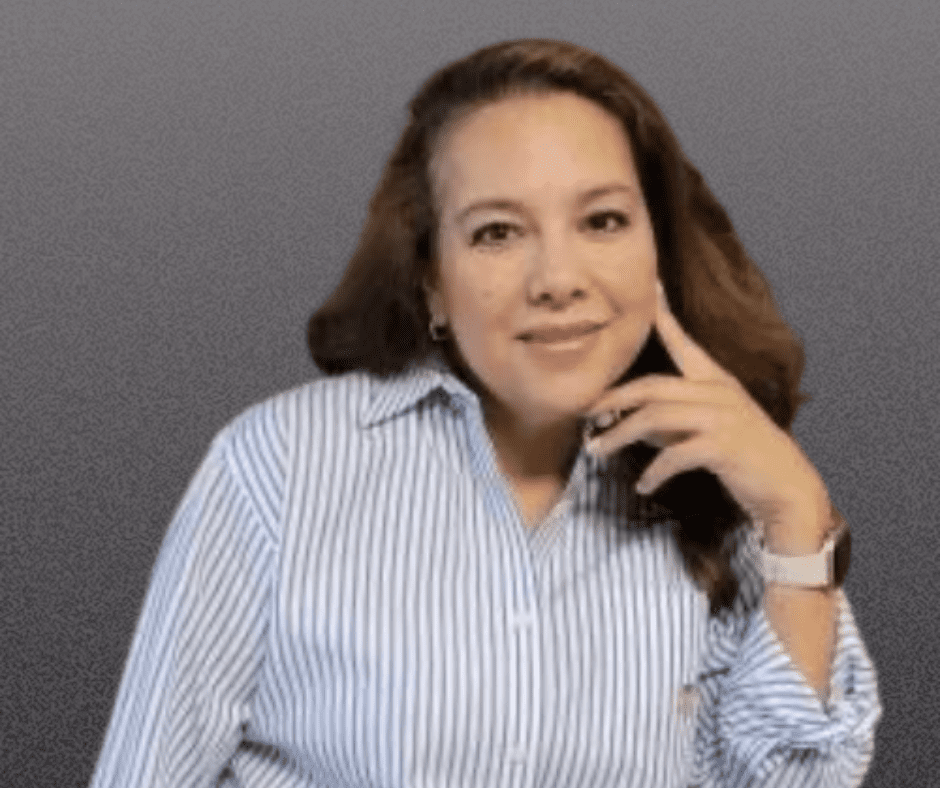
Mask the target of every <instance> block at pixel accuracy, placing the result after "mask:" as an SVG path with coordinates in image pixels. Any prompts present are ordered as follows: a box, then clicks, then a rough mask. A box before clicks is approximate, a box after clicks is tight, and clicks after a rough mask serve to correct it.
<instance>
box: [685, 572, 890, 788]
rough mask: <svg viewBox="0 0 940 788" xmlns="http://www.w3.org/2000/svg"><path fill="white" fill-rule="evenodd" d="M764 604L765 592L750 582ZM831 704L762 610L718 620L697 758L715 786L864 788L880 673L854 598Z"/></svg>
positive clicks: (840, 629) (843, 611)
mask: <svg viewBox="0 0 940 788" xmlns="http://www.w3.org/2000/svg"><path fill="white" fill-rule="evenodd" d="M748 584H750V585H751V587H752V589H753V590H754V591H756V592H757V593H756V594H754V595H753V596H752V599H756V600H757V599H759V598H760V594H761V592H762V586H761V585H760V584H759V583H756V582H755V580H754V575H753V573H751V572H749V573H746V575H745V581H744V585H745V587H747V586H748ZM837 600H838V608H837V632H836V636H837V637H836V645H835V652H834V656H833V662H832V667H831V670H830V685H829V693H828V695H827V699H826V701H825V702H823V700H821V699H820V697H819V695H818V694H817V693H816V691H815V690H814V689H813V687H812V686H810V684H809V683H808V682H807V681H806V679H805V678H804V676H803V674H802V673H801V672H800V670H799V669H798V668H797V667H796V665H795V664H794V663H793V661H792V659H791V658H790V655H789V654H788V653H787V651H786V650H785V649H784V647H783V645H782V644H781V642H780V640H779V638H778V637H777V635H776V633H775V632H774V630H773V627H772V626H771V624H770V621H769V620H768V618H767V615H766V613H765V611H764V609H763V605H761V604H754V605H752V606H751V608H750V612H748V613H744V614H740V615H734V616H728V617H727V618H726V619H725V620H723V621H722V620H719V619H713V620H712V622H711V632H710V635H711V639H712V643H711V646H710V648H709V655H710V656H709V659H708V660H707V661H706V670H705V671H704V672H703V685H704V689H705V692H704V693H703V694H704V697H705V698H706V703H705V704H704V707H703V714H702V716H701V718H700V730H699V748H698V749H699V752H700V754H701V756H702V758H703V762H702V765H703V768H704V771H705V772H706V773H707V775H708V779H707V780H706V785H714V786H718V785H721V786H729V785H734V786H774V785H787V786H801V785H806V786H834V787H835V786H839V787H840V788H842V787H843V786H844V787H846V788H847V787H848V786H857V785H860V784H861V782H862V779H863V778H864V775H865V772H866V771H867V769H868V766H869V764H870V762H871V758H872V755H873V751H874V732H875V726H876V725H877V723H878V720H879V719H880V717H881V711H882V709H881V704H880V701H879V697H878V689H877V678H876V673H875V668H874V665H873V663H872V661H871V658H870V657H869V655H868V653H867V652H866V649H865V646H864V644H863V642H862V640H861V637H860V635H859V632H858V628H857V626H856V623H855V619H854V616H853V615H852V610H851V606H850V604H849V601H848V598H847V597H846V596H845V593H844V592H843V591H841V590H840V591H838V592H837Z"/></svg>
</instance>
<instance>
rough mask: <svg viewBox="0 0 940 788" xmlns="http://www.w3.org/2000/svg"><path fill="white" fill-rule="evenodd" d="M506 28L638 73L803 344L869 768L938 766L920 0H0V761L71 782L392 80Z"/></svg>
mask: <svg viewBox="0 0 940 788" xmlns="http://www.w3.org/2000/svg"><path fill="white" fill-rule="evenodd" d="M520 36H547V37H560V38H567V39H570V40H573V41H575V42H577V43H580V44H584V45H586V46H589V47H591V48H594V49H596V50H598V51H600V52H602V53H603V54H605V55H607V56H608V57H610V58H611V59H613V60H614V61H615V62H617V63H618V64H620V65H621V66H623V67H624V68H625V69H627V70H628V71H630V72H632V73H633V74H634V75H635V76H636V77H637V78H638V79H639V81H640V82H641V83H642V84H643V85H644V86H645V87H647V89H648V90H649V91H650V92H651V93H652V95H653V96H654V97H655V98H656V99H657V100H658V101H659V103H660V105H661V106H662V108H663V110H664V111H665V113H666V115H667V117H668V118H669V119H670V120H671V122H672V123H673V124H674V127H675V129H676V131H677V133H678V135H679V138H680V140H681V141H682V143H683V145H684V146H685V148H686V150H687V152H688V153H689V155H690V157H691V158H692V160H693V161H695V162H696V163H697V164H698V165H699V166H700V168H701V169H702V171H703V172H704V174H705V176H706V178H707V179H708V181H709V183H710V184H711V185H712V187H713V189H714V190H715V192H716V193H717V195H718V196H719V198H720V199H721V200H722V201H723V202H724V204H725V205H726V206H727V208H728V210H729V212H730V214H731V216H732V219H733V220H734V222H735V223H736V226H737V228H738V230H739V232H740V234H741V236H742V238H743V240H744V241H745V244H746V245H747V246H748V248H749V250H750V251H751V253H752V254H753V256H754V257H755V258H756V259H757V260H758V261H759V264H760V265H761V266H762V267H763V268H764V270H765V271H766V272H767V274H768V276H769V277H770V279H771V281H772V283H773V284H774V286H775V288H776V292H777V294H778V297H779V301H780V304H781V306H782V309H783V311H784V313H785V314H786V315H787V317H788V318H789V319H790V320H791V321H792V322H793V323H794V324H795V326H796V327H797V329H798V330H799V332H800V333H801V335H802V336H803V338H804V339H805V342H806V348H807V354H808V366H807V372H806V377H805V388H806V389H807V390H808V391H809V392H810V393H812V394H814V395H815V398H814V400H813V401H812V402H811V403H810V404H808V405H807V406H806V407H805V409H804V410H803V411H802V412H801V414H800V416H799V419H798V421H797V434H798V436H799V438H800V440H801V441H802V442H803V444H804V446H805V448H806V450H807V452H808V453H809V455H810V457H811V458H812V459H813V460H814V461H815V462H816V464H817V466H818V467H819V468H820V470H821V471H822V473H823V475H824V477H825V478H826V480H827V482H828V484H829V486H830V490H831V493H832V496H833V498H834V500H835V501H836V502H837V503H838V504H839V505H840V506H841V507H842V509H843V510H844V512H845V514H846V515H847V517H848V519H849V521H850V522H851V523H852V524H853V526H854V532H855V535H856V538H855V554H854V565H853V569H852V572H851V574H850V577H849V581H848V593H849V596H850V598H851V600H852V602H853V605H854V608H855V612H856V616H857V618H858V620H859V623H860V625H861V628H862V631H863V634H864V635H865V638H866V642H867V645H868V647H869V650H870V652H871V653H872V655H873V657H874V659H875V662H876V664H877V666H878V668H879V670H880V680H881V691H882V696H883V700H884V704H885V707H886V713H885V717H884V719H883V722H882V724H881V727H880V729H879V732H878V739H877V751H876V757H875V762H874V766H873V768H872V771H871V773H870V778H869V780H868V781H867V783H866V784H867V785H872V786H874V785H877V786H909V785H928V784H932V785H935V784H937V783H936V782H935V780H936V779H937V777H936V776H937V774H940V755H938V751H940V742H938V730H940V728H938V725H937V723H936V720H937V715H938V711H940V703H938V696H940V692H938V687H937V671H936V663H935V661H934V659H933V658H934V656H935V655H936V654H937V652H938V645H940V644H938V634H937V630H938V627H937V623H938V616H937V613H936V599H937V593H938V581H937V573H936V560H937V556H938V516H937V512H938V511H940V493H938V486H937V484H936V483H935V476H936V474H937V470H938V460H937V457H938V456H940V440H938V430H937V426H938V419H937V411H938V407H937V394H936V384H937V382H938V360H940V359H938V355H940V351H938V338H940V332H938V319H937V306H936V305H937V303H938V301H940V276H938V274H937V272H936V269H935V266H936V258H937V255H936V245H937V239H938V229H940V218H938V217H940V200H938V191H937V182H938V176H940V167H938V164H940V153H938V145H937V138H936V133H935V130H934V127H935V125H936V123H937V120H938V118H940V94H938V87H937V85H938V81H940V74H938V60H937V41H938V40H940V4H937V2H936V0H916V1H912V2H903V0H902V1H900V2H893V3H885V2H876V0H864V1H863V2H860V1H859V0H853V1H852V2H849V0H824V2H819V0H797V1H794V0H790V2H786V3H783V2H781V3H772V2H753V0H720V1H718V2H716V1H715V0H712V2H708V3H693V2H679V1H678V0H656V1H655V2H653V0H650V1H649V2H629V1H628V0H617V2H613V1H610V2H602V1H601V0H597V1H594V2H591V1H589V0H580V1H579V2H574V1H573V0H571V1H569V2H560V1H559V0H553V1H552V2H542V3H537V2H523V3H514V2H506V0H475V2H472V3H466V2H456V1H454V0H446V1H443V0H436V2H431V1H430V0H426V2H423V3H422V2H412V3H398V2H385V1H383V0H363V1H362V2H357V3H350V4H349V5H342V4H340V3H339V2H322V3H320V2H316V0H313V1H312V2H311V1H310V0H307V2H301V0H239V1H238V2H225V3H223V2H209V1H208V0H189V1H188V2H183V1H182V0H161V1H160V2H153V1H152V0H151V1H150V2H143V1H142V2H130V0H125V2H121V0H83V2H81V3H78V2H69V1H68V0H0V135H2V144H0V274H2V276H0V332H2V334H0V337H2V341H0V398H2V407H0V440H2V459H0V665H2V666H3V670H2V678H0V709H2V711H0V782H3V783H4V784H5V785H10V786H18V785H23V786H26V785H30V786H53V785H54V786H78V785H83V784H84V783H85V782H86V780H87V779H88V776H89V775H90V772H91V768H92V766H93V762H94V760H95V757H96V754H97V749H98V747H99V744H100V739H101V736H102V734H103V731H104V727H105V724H106V722H107V719H108V716H109V712H110V705H111V702H112V699H113V695H114V692H115V689H116V686H117V682H118V679H119V677H120V671H121V667H122V664H123V661H124V658H125V654H126V649H127V647H128V645H129V641H130V636H131V633H132V630H133V626H134V622H135V619H136V616H137V613H138V608H139V605H140V603H141V600H142V597H143V593H144V590H145V588H146V584H147V580H148V576H149V572H150V569H151V566H152V563H153V560H154V558H155V555H156V551H157V549H158V546H159V543H160V540H161V538H162V536H163V533H164V529H165V528H166V525H167V523H168V520H169V518H170V516H171V514H172V511H173V508H174V507H175V505H176V502H177V501H178V499H179V497H180V495H181V494H182V492H183V490H184V488H185V486H186V483H187V481H188V479H189V477H190V475H191V474H192V472H193V471H194V469H195V467H196V464H197V463H198V461H199V459H200V457H201V455H202V454H203V452H204V451H205V449H206V447H207V444H208V442H209V440H210V438H211V437H212V435H213V434H214V433H215V432H216V431H217V430H218V429H219V428H220V427H221V426H222V425H223V424H224V423H225V422H226V421H227V420H228V419H229V418H231V417H232V416H234V415H235V414H236V413H237V412H239V411H240V410H242V409H243V408H245V407H246V406H248V405H249V404H251V403H253V402H255V401H257V400H259V399H261V398H263V397H265V396H267V395H269V394H273V393H275V392H276V391H279V390H281V389H284V388H287V387H290V386H293V385H296V384H298V383H300V382H302V381H304V380H306V379H308V378H310V377H311V376H313V375H314V374H316V371H315V369H314V368H313V366H312V364H311V362H309V361H308V357H307V355H306V348H305V344H304V328H305V321H306V319H307V316H308V315H309V313H310V312H311V310H312V309H313V308H314V307H315V306H316V305H317V304H318V303H319V302H320V301H321V299H322V298H323V297H324V296H325V295H326V294H327V293H328V292H329V291H330V290H331V288H332V287H333V286H334V284H335V283H336V281H337V278H338V275H339V272H340V271H341V270H342V268H343V266H344V265H345V261H346V259H347V258H348V255H349V253H350V252H351V250H352V248H353V245H354V243H355V240H356V236H357V232H358V229H359V227H360V224H361V222H362V219H363V217H364V212H365V206H366V201H367V199H368V196H369V194H370V193H371V190H372V188H373V186H374V184H375V183H376V180H377V177H378V175H379V172H380V168H381V166H382V163H383V161H384V159H385V157H386V155H387V154H388V153H389V151H390V149H391V146H392V144H393V142H394V139H395V136H396V134H397V132H398V131H399V129H400V127H401V124H402V121H403V118H404V105H405V102H406V100H407V98H408V97H409V96H410V95H411V93H412V91H413V90H414V89H415V88H416V87H417V85H418V83H419V82H420V81H421V80H422V79H423V78H424V77H426V76H427V75H428V74H429V73H430V72H431V71H432V70H434V69H436V68H438V67H439V66H441V65H442V64H444V63H445V62H447V61H449V60H451V59H453V58H455V57H457V56H459V55H462V54H464V53H466V52H468V51H470V50H472V49H475V48H477V47H479V46H482V45H484V44H488V43H492V42H493V41H496V40H501V39H505V38H514V37H520ZM928 664H929V665H931V666H932V668H933V670H932V672H931V673H930V674H928V667H927V666H928Z"/></svg>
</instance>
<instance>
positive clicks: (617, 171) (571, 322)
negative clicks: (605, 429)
mask: <svg viewBox="0 0 940 788" xmlns="http://www.w3.org/2000/svg"><path fill="white" fill-rule="evenodd" d="M432 179H433V183H434V187H435V191H436V197H437V205H438V210H439V221H440V234H439V239H440V240H439V247H438V252H439V259H438V267H437V271H436V281H435V282H433V283H432V284H431V285H430V286H429V287H428V288H427V290H428V305H429V307H430V310H431V314H432V315H433V316H435V317H438V318H441V319H443V320H446V322H447V323H448V325H449V328H450V332H451V335H452V336H453V338H454V340H455V342H456V345H457V350H458V351H459V354H460V356H461V357H462V359H463V361H464V362H465V363H466V364H467V365H468V366H469V367H470V369H471V370H472V371H473V373H474V374H475V375H476V377H477V378H478V379H479V380H480V382H481V383H482V384H483V385H484V386H485V389H486V391H485V392H484V395H485V398H486V403H485V404H486V405H487V406H488V407H490V408H497V409H500V411H501V415H503V416H504V417H506V416H508V417H509V418H511V419H514V420H516V421H517V422H521V423H522V424H525V425H526V426H528V427H530V428H539V427H543V426H549V425H557V424H561V423H563V422H566V421H570V420H572V419H576V418H577V417H578V416H580V415H581V414H582V413H583V412H584V411H585V410H586V409H587V408H588V407H589V406H590V405H591V404H592V403H593V402H594V401H595V400H596V399H597V398H598V397H600V395H601V394H602V393H603V392H604V390H605V389H607V388H608V387H609V386H610V385H611V384H612V383H614V382H615V381H616V380H617V378H619V377H620V376H621V375H622V374H623V372H624V371H625V370H626V369H627V368H628V367H629V366H630V364H631V363H632V361H633V360H634V359H635V358H636V356H637V354H638V353H639V350H640V349H641V348H642V346H643V344H644V342H645V341H646V339H647V337H648V335H649V331H650V327H651V325H652V321H653V316H654V309H655V296H656V276H657V274H656V244H655V239H654V235H653V227H652V224H651V222H650V217H649V213H648V211H647V208H646V204H645V202H644V199H643V194H642V191H641V188H640V181H639V177H638V176H637V172H636V168H635V166H634V163H633V156H632V153H631V150H630V145H629V143H628V140H627V138H626V135H625V133H624V131H623V128H622V126H621V125H620V123H619V121H618V120H617V119H616V118H615V117H614V116H613V115H611V114H609V113H608V112H607V111H606V110H605V109H603V108H601V107H600V106H598V105H596V104H594V103H593V102H591V101H589V100H587V99H584V98H581V97H580V96H577V95H575V94H572V93H552V94H548V95H539V96H525V97H512V98H506V99H502V100H500V101H498V102H495V103H492V104H488V105H485V106H484V107H482V108H480V109H478V110H475V111H474V112H472V113H471V114H470V115H469V116H467V117H466V118H464V119H463V120H462V121H461V122H460V123H458V124H457V125H456V126H455V127H454V128H453V129H452V130H451V131H450V132H449V133H448V134H447V135H446V136H445V138H444V139H443V140H442V144H441V146H440V148H439V150H438V155H437V156H436V157H435V159H434V162H433V167H432ZM487 395H488V396H487Z"/></svg>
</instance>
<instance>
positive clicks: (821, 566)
mask: <svg viewBox="0 0 940 788" xmlns="http://www.w3.org/2000/svg"><path fill="white" fill-rule="evenodd" d="M760 536H761V538H760V540H759V546H758V550H757V555H756V558H757V565H758V571H759V572H760V574H761V576H762V577H763V578H764V581H765V582H771V583H781V584H783V585H790V586H798V587H803V588H838V587H840V586H841V585H842V584H843V582H845V576H846V574H847V573H848V569H849V561H850V558H851V545H852V535H851V530H850V529H849V526H848V523H846V521H845V518H843V517H842V514H841V513H840V512H839V511H838V510H837V509H836V508H835V507H834V506H833V507H832V527H831V528H830V530H829V532H828V533H827V536H826V540H825V542H824V543H823V546H822V549H821V550H820V551H819V552H818V553H811V554H809V555H777V554H776V553H771V552H770V551H768V550H767V549H766V547H765V546H764V540H763V534H761V535H760Z"/></svg>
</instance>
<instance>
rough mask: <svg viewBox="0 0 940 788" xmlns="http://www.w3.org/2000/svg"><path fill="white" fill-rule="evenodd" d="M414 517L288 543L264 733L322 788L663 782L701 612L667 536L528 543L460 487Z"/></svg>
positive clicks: (587, 520) (352, 523)
mask: <svg viewBox="0 0 940 788" xmlns="http://www.w3.org/2000/svg"><path fill="white" fill-rule="evenodd" d="M424 505H425V506H428V507H432V508H433V507H436V509H434V510H433V511H426V512H424V514H425V515H428V514H431V515H435V516H432V517H430V518H428V517H420V518H414V517H402V518H397V517H389V516H387V515H386V516H385V517H381V518H375V517H371V516H370V515H369V514H368V513H366V512H365V511H360V512H353V513H352V514H351V516H350V518H349V519H348V520H347V521H346V522H343V523H337V522H335V521H334V522H333V523H332V524H331V525H330V527H325V526H317V525H313V524H311V526H310V527H309V528H307V529H305V530H304V533H306V534H307V538H306V539H305V540H304V539H300V540H298V542H297V543H296V544H294V545H293V547H292V549H291V551H290V555H291V556H292V557H291V558H290V559H289V560H287V561H286V562H285V565H284V569H283V571H282V573H281V581H280V584H279V588H278V594H277V599H276V601H275V607H274V616H273V620H272V632H271V652H270V659H269V660H268V662H267V665H266V670H267V673H268V680H266V681H264V682H263V683H262V690H261V694H262V697H259V701H261V706H264V707H266V708H269V709H270V710H271V713H270V714H269V715H268V717H267V719H266V722H265V724H266V725H268V726H269V728H268V731H267V734H268V736H267V738H270V739H274V740H281V741H285V740H286V741H289V742H290V743H291V749H292V750H293V751H295V752H296V753H298V754H299V755H300V756H301V757H302V760H304V761H305V762H307V763H308V765H309V768H310V769H311V772H312V773H321V774H324V775H326V778H325V781H326V784H331V785H334V784H335V785H342V784H350V785H358V784H363V783H361V782H357V779H358V778H357V776H356V775H357V774H359V775H360V776H361V774H368V775H372V776H373V777H370V779H369V783H370V784H372V781H373V779H374V784H377V785H389V786H392V785H401V786H406V785H448V786H456V785H488V786H489V785H492V786H497V785H555V784H557V785H563V784H568V783H578V781H587V783H589V784H592V785H595V786H604V785H613V784H615V783H616V782H617V775H619V774H622V771H623V770H624V769H630V770H632V771H633V772H634V773H636V774H642V773H643V771H644V770H648V772H649V775H650V779H651V780H652V781H651V782H650V783H649V784H651V785H652V784H655V785H671V784H674V780H675V781H676V783H675V784H679V783H678V780H680V779H681V775H682V773H683V770H684V769H686V768H687V766H688V761H689V759H690V757H691V748H692V731H691V729H690V727H689V725H688V724H687V721H686V720H685V719H684V718H683V717H682V716H681V715H678V714H677V713H676V700H677V697H678V696H679V694H680V693H681V688H682V686H683V685H684V684H687V683H691V682H692V681H694V677H695V675H696V673H697V670H698V666H699V662H700V660H701V657H702V648H703V645H704V637H705V627H706V623H707V619H706V604H705V600H704V597H703V596H702V595H701V594H700V593H699V592H698V591H697V590H696V589H695V588H694V587H693V586H692V585H691V584H690V583H688V582H685V581H684V580H683V578H682V575H681V572H680V570H679V569H678V565H677V556H676V555H675V553H674V548H672V547H671V542H670V537H669V535H668V533H667V531H665V530H656V529H651V530H647V531H644V532H637V533H635V534H632V535H620V536H618V537H616V538H615V537H613V536H612V535H611V533H610V531H609V530H608V529H606V528H605V523H603V522H602V519H603V518H602V517H601V516H600V515H598V514H597V513H591V512H582V513H581V514H577V513H571V514H570V515H569V516H568V517H567V518H566V519H565V520H564V521H563V522H561V523H556V524H555V525H556V531H555V534H554V536H553V537H552V538H551V539H549V540H548V541H547V542H546V543H544V544H541V545H536V544H533V542H532V541H530V540H529V539H527V538H526V537H525V533H524V532H522V531H519V529H516V530H515V531H513V530H512V529H509V528H506V527H505V525H506V523H505V522H500V521H499V520H498V519H497V517H496V516H495V515H494V512H493V511H492V507H490V506H488V505H487V504H486V503H485V501H482V500H480V499H479V498H478V497H474V495H473V494H472V493H471V492H470V491H464V493H457V492H455V491H451V495H450V496H447V497H446V499H442V500H440V501H438V502H436V503H433V502H432V503H425V504H424ZM353 508H355V507H353ZM458 510H460V511H458ZM418 521H420V523H421V525H420V527H418V526H417V525H416V523H417V522H418ZM276 686H289V687H296V688H298V690H297V691H295V692H292V693H290V694H284V693H283V692H278V691H276V690H274V689H273V688H275V687H276ZM638 784H645V783H643V782H640V783H638Z"/></svg>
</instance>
